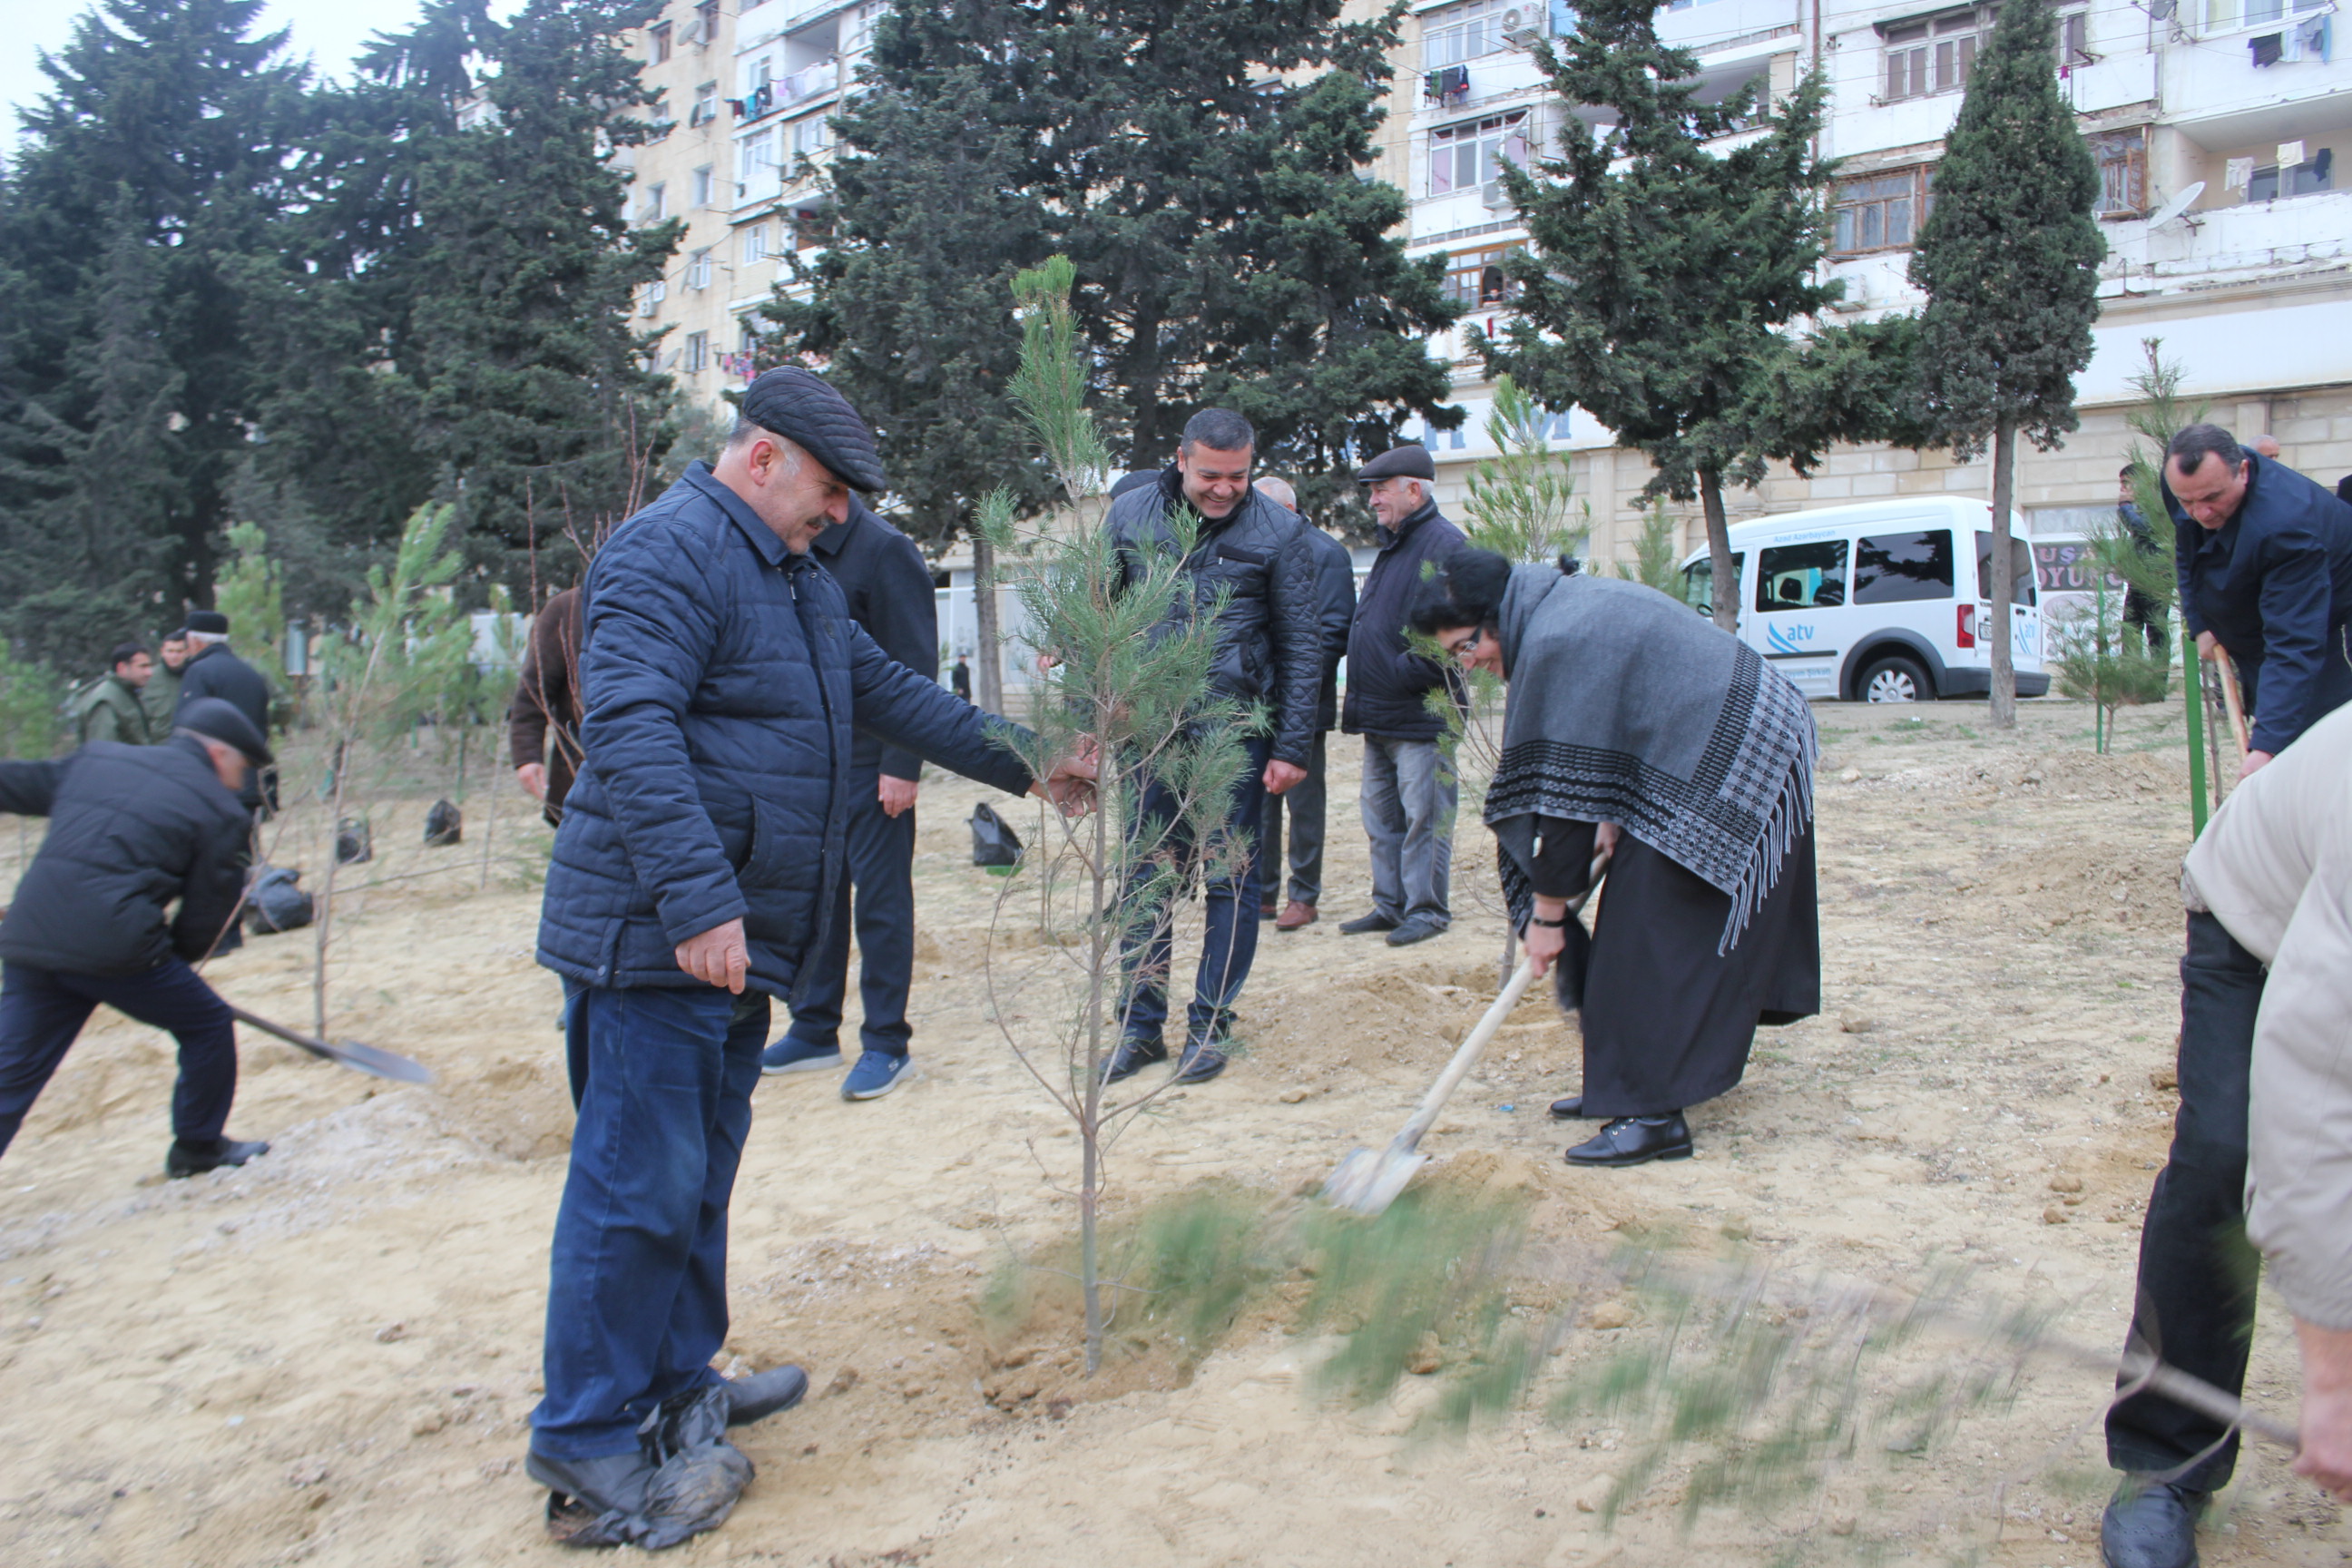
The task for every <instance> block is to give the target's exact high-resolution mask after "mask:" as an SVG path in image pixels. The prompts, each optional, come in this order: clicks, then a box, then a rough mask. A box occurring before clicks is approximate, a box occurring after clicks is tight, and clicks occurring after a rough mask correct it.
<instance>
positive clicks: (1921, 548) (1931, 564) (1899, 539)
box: [1853, 528, 1952, 605]
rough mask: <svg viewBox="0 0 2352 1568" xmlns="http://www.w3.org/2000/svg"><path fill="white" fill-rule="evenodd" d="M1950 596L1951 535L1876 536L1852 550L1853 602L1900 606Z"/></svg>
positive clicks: (1945, 531)
mask: <svg viewBox="0 0 2352 1568" xmlns="http://www.w3.org/2000/svg"><path fill="white" fill-rule="evenodd" d="M1951 596H1952V534H1951V531H1950V530H1949V529H1944V528H1939V529H1937V530H1935V531H1932V532H1928V533H1878V534H1873V535H1871V536H1870V537H1869V538H1867V539H1864V540H1863V541H1861V542H1859V543H1857V544H1856V545H1855V546H1854V550H1853V602H1854V603H1855V604H1857V605H1899V604H1902V603H1903V602H1904V601H1906V600H1907V599H1948V598H1950V597H1951Z"/></svg>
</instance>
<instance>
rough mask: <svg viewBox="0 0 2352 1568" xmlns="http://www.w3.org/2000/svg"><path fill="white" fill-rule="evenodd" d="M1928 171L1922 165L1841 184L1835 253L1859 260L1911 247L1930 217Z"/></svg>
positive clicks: (1838, 193) (1832, 240) (1834, 240)
mask: <svg viewBox="0 0 2352 1568" xmlns="http://www.w3.org/2000/svg"><path fill="white" fill-rule="evenodd" d="M1927 177H1928V171H1927V166H1926V165H1925V164H1921V165H1919V166H1918V167H1916V168H1910V169H1895V170H1893V171H1891V172H1889V173H1887V174H1872V175H1869V176H1867V177H1865V178H1863V179H1859V180H1841V181H1839V182H1838V188H1837V213H1836V228H1835V231H1834V232H1833V233H1832V236H1831V239H1830V251H1831V253H1832V255H1836V256H1859V255H1861V254H1862V253H1863V252H1864V251H1869V250H1900V249H1902V248H1903V247H1906V246H1907V245H1909V244H1910V243H1911V240H1912V237H1913V236H1914V235H1916V233H1917V232H1918V226H1919V225H1920V223H1922V222H1923V221H1925V220H1926V218H1927V206H1928V197H1927Z"/></svg>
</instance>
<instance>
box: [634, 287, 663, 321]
mask: <svg viewBox="0 0 2352 1568" xmlns="http://www.w3.org/2000/svg"><path fill="white" fill-rule="evenodd" d="M668 298H669V285H668V284H667V283H666V282H664V281H662V280H661V279H658V278H656V279H654V280H653V281H652V282H650V283H648V284H646V285H645V286H644V287H643V288H642V289H638V290H637V314H638V315H640V316H650V315H652V314H654V313H655V312H656V310H660V309H661V302H662V301H663V300H667V299H668Z"/></svg>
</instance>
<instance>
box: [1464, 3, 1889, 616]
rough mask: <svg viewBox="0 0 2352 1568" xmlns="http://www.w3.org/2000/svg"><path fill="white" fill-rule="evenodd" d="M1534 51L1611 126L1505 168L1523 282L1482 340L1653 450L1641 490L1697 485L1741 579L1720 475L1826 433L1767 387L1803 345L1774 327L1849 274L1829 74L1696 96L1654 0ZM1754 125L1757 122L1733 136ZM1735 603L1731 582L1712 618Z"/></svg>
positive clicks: (1492, 370)
mask: <svg viewBox="0 0 2352 1568" xmlns="http://www.w3.org/2000/svg"><path fill="white" fill-rule="evenodd" d="M1538 58H1540V59H1541V60H1542V62H1543V65H1544V69H1545V72H1546V74H1547V75H1548V76H1549V78H1550V79H1551V83H1552V87H1553V89H1554V90H1555V91H1556V92H1557V93H1558V95H1559V97H1560V98H1561V99H1562V100H1565V101H1566V102H1567V103H1568V104H1569V105H1570V106H1571V108H1572V109H1574V110H1600V111H1601V116H1600V118H1601V120H1602V121H1603V122H1604V128H1603V129H1601V130H1598V131H1596V130H1595V129H1594V128H1593V127H1592V126H1591V124H1588V123H1587V121H1585V120H1583V119H1581V118H1571V119H1570V121H1568V123H1567V124H1566V126H1565V127H1564V128H1563V129H1562V131H1561V133H1560V137H1559V156H1558V157H1557V158H1556V159H1551V160H1546V161H1543V162H1540V163H1538V168H1537V170H1536V171H1534V172H1531V171H1528V170H1524V169H1512V168H1506V170H1505V172H1504V179H1505V181H1506V183H1507V185H1508V187H1509V189H1510V193H1511V198H1512V200H1513V201H1514V202H1515V203H1516V204H1517V207H1518V209H1519V212H1520V214H1521V215H1522V216H1524V217H1525V219H1526V220H1527V225H1528V236H1529V237H1530V238H1531V239H1532V240H1533V241H1534V250H1533V254H1530V255H1524V256H1517V257H1514V258H1510V259H1509V260H1508V261H1507V263H1506V264H1505V270H1506V271H1507V274H1508V275H1509V276H1510V277H1511V278H1512V279H1514V280H1515V281H1516V282H1517V286H1518V288H1519V290H1520V294H1519V298H1518V300H1517V302H1516V306H1515V309H1516V311H1517V314H1516V317H1515V319H1514V320H1513V321H1512V322H1511V324H1510V326H1509V328H1508V329H1507V331H1506V332H1505V333H1504V335H1503V339H1502V342H1499V343H1496V342H1489V341H1487V340H1486V339H1484V338H1483V337H1481V338H1479V339H1478V340H1476V341H1477V342H1479V345H1480V347H1481V348H1482V350H1483V351H1484V353H1485V355H1486V368H1487V371H1488V374H1506V373H1507V374H1510V375H1511V376H1513V377H1514V378H1515V379H1516V380H1517V382H1518V384H1520V385H1522V386H1524V387H1526V388H1527V389H1528V391H1529V392H1531V393H1533V394H1534V395H1536V396H1537V397H1538V398H1539V399H1540V400H1541V401H1542V402H1543V403H1544V404H1546V405H1549V406H1550V407H1553V408H1565V407H1568V406H1569V405H1571V404H1573V405H1578V406H1580V407H1582V408H1583V409H1584V410H1585V411H1586V412H1588V413H1590V414H1591V416H1593V417H1594V418H1596V419H1598V420H1600V421H1601V424H1603V425H1605V426H1609V427H1610V428H1611V429H1612V430H1613V431H1615V432H1616V434H1617V441H1618V444H1619V445H1620V446H1622V447H1633V448H1635V449H1638V450H1639V451H1641V452H1643V454H1644V455H1646V456H1647V457H1648V458H1649V459H1650V460H1651V462H1652V463H1654V465H1656V468H1657V473H1656V476H1655V477H1654V479H1652V480H1651V482H1650V484H1649V485H1648V486H1647V487H1646V489H1644V491H1643V493H1644V494H1645V495H1661V494H1663V495H1667V496H1672V497H1674V498H1675V499H1676V500H1691V499H1693V498H1694V497H1696V499H1697V500H1699V502H1700V503H1701V505H1702V507H1703V509H1704V510H1705V512H1706V534H1707V545H1708V555H1709V560H1710V562H1711V563H1712V565H1713V569H1714V573H1715V581H1716V582H1717V584H1727V583H1729V582H1730V581H1731V545H1730V542H1729V538H1728V536H1727V531H1726V526H1727V525H1726V521H1725V518H1724V509H1723V487H1724V485H1725V484H1726V483H1727V482H1730V483H1735V484H1743V485H1753V484H1755V483H1756V482H1757V481H1758V480H1759V479H1762V478H1763V474H1764V464H1765V461H1766V460H1767V459H1768V458H1773V457H1780V456H1784V455H1790V453H1788V452H1785V451H1784V450H1782V448H1783V447H1787V446H1789V445H1790V443H1791V442H1792V441H1793V443H1794V445H1795V447H1797V449H1798V451H1799V452H1800V453H1801V452H1802V450H1803V448H1804V447H1805V446H1806V445H1807V443H1808V442H1817V441H1818V439H1819V437H1817V436H1815V435H1813V434H1812V433H1811V431H1801V432H1792V431H1791V430H1790V429H1789V428H1787V427H1786V426H1785V425H1784V424H1782V423H1780V422H1777V421H1774V420H1771V419H1768V418H1766V417H1765V415H1766V414H1767V413H1769V405H1768V404H1766V403H1764V402H1763V401H1762V400H1760V399H1759V390H1760V389H1761V388H1763V387H1765V386H1766V385H1767V384H1769V378H1770V377H1771V376H1772V375H1773V374H1776V373H1784V374H1785V373H1786V372H1787V370H1788V368H1789V366H1790V362H1791V359H1792V356H1793V355H1794V354H1795V353H1796V351H1795V350H1794V349H1793V348H1792V347H1791V346H1790V342H1789V341H1788V340H1787V339H1786V338H1784V337H1783V336H1782V335H1781V332H1780V329H1781V328H1782V327H1784V326H1786V325H1787V324H1788V323H1790V322H1793V321H1798V320H1799V319H1800V318H1803V317H1808V316H1811V315H1812V314H1813V313H1815V312H1816V311H1818V310H1821V309H1822V306H1824V305H1826V304H1828V303H1829V302H1830V301H1831V300H1834V299H1836V298H1838V296H1839V294H1840V292H1841V289H1842V286H1841V285H1839V284H1837V283H1834V282H1824V281H1822V279H1820V277H1819V268H1820V262H1821V260H1822V244H1823V239H1824V228H1825V216H1824V212H1823V207H1822V200H1821V192H1822V188H1823V187H1824V186H1825V185H1826V184H1827V182H1828V178H1829V168H1828V166H1827V165H1826V164H1825V163H1822V160H1820V159H1818V158H1816V157H1815V156H1814V154H1813V148H1812V142H1813V137H1814V133H1815V132H1817V131H1818V130H1819V128H1820V125H1821V115H1822V92H1823V89H1822V82H1821V79H1820V78H1819V76H1818V75H1813V76H1808V77H1807V78H1806V79H1804V80H1802V81H1801V82H1800V83H1799V84H1798V85H1797V88H1796V90H1795V91H1794V92H1793V93H1791V94H1790V97H1789V99H1788V100H1786V101H1785V102H1784V103H1782V104H1781V105H1780V107H1779V108H1778V109H1777V110H1769V111H1765V112H1760V113H1759V105H1758V103H1757V92H1756V85H1755V84H1754V83H1750V84H1749V85H1748V87H1746V88H1744V89H1740V90H1738V91H1737V92H1735V93H1733V94H1731V95H1730V96H1728V97H1727V98H1725V99H1723V100H1721V101H1719V102H1716V103H1712V104H1710V103H1703V102H1701V101H1700V100H1699V98H1698V96H1697V83H1696V80H1695V78H1696V76H1697V73H1698V58H1697V57H1696V55H1693V54H1692V53H1691V52H1690V51H1688V50H1686V49H1677V48H1670V47H1667V46H1666V45H1665V44H1664V43H1663V42H1661V41H1660V39H1659V37H1658V34H1657V28H1656V26H1655V18H1654V6H1653V5H1651V4H1650V3H1649V0H1590V3H1587V4H1580V5H1579V6H1578V7H1577V24H1576V30H1575V31H1574V32H1573V33H1571V34H1570V36H1569V37H1566V38H1564V39H1561V40H1560V41H1559V44H1558V45H1557V46H1556V47H1555V46H1553V45H1549V44H1539V45H1538ZM1751 124H1752V125H1754V126H1756V127H1758V128H1759V129H1760V132H1761V133H1760V134H1759V135H1756V136H1754V137H1752V138H1751V139H1749V140H1748V141H1745V142H1741V143H1739V144H1738V145H1736V146H1733V145H1727V144H1726V143H1725V142H1723V140H1722V139H1724V138H1727V137H1729V136H1732V135H1733V134H1735V133H1737V132H1740V131H1742V130H1745V129H1747V128H1748V127H1749V126H1750V125H1751ZM1832 401H1834V400H1832ZM1715 616H1716V622H1717V625H1719V626H1724V627H1726V628H1728V627H1730V626H1732V625H1733V624H1734V622H1735V621H1736V619H1737V616H1738V601H1737V599H1736V598H1735V596H1734V595H1732V594H1730V593H1728V592H1726V591H1723V590H1722V589H1721V588H1720V587H1718V589H1717V593H1716V595H1715Z"/></svg>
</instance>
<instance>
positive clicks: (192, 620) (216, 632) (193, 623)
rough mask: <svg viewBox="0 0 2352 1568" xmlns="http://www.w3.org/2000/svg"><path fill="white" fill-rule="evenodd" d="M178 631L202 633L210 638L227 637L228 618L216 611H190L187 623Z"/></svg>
mask: <svg viewBox="0 0 2352 1568" xmlns="http://www.w3.org/2000/svg"><path fill="white" fill-rule="evenodd" d="M180 629H181V630H182V631H183V632H204V633H205V634H206V635H208V636H211V637H226V636H228V617H227V616H224V615H222V614H221V613H220V612H219V611H218V610H190V611H189V612H188V618H187V621H186V622H185V623H184V625H182V626H181V627H180Z"/></svg>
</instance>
